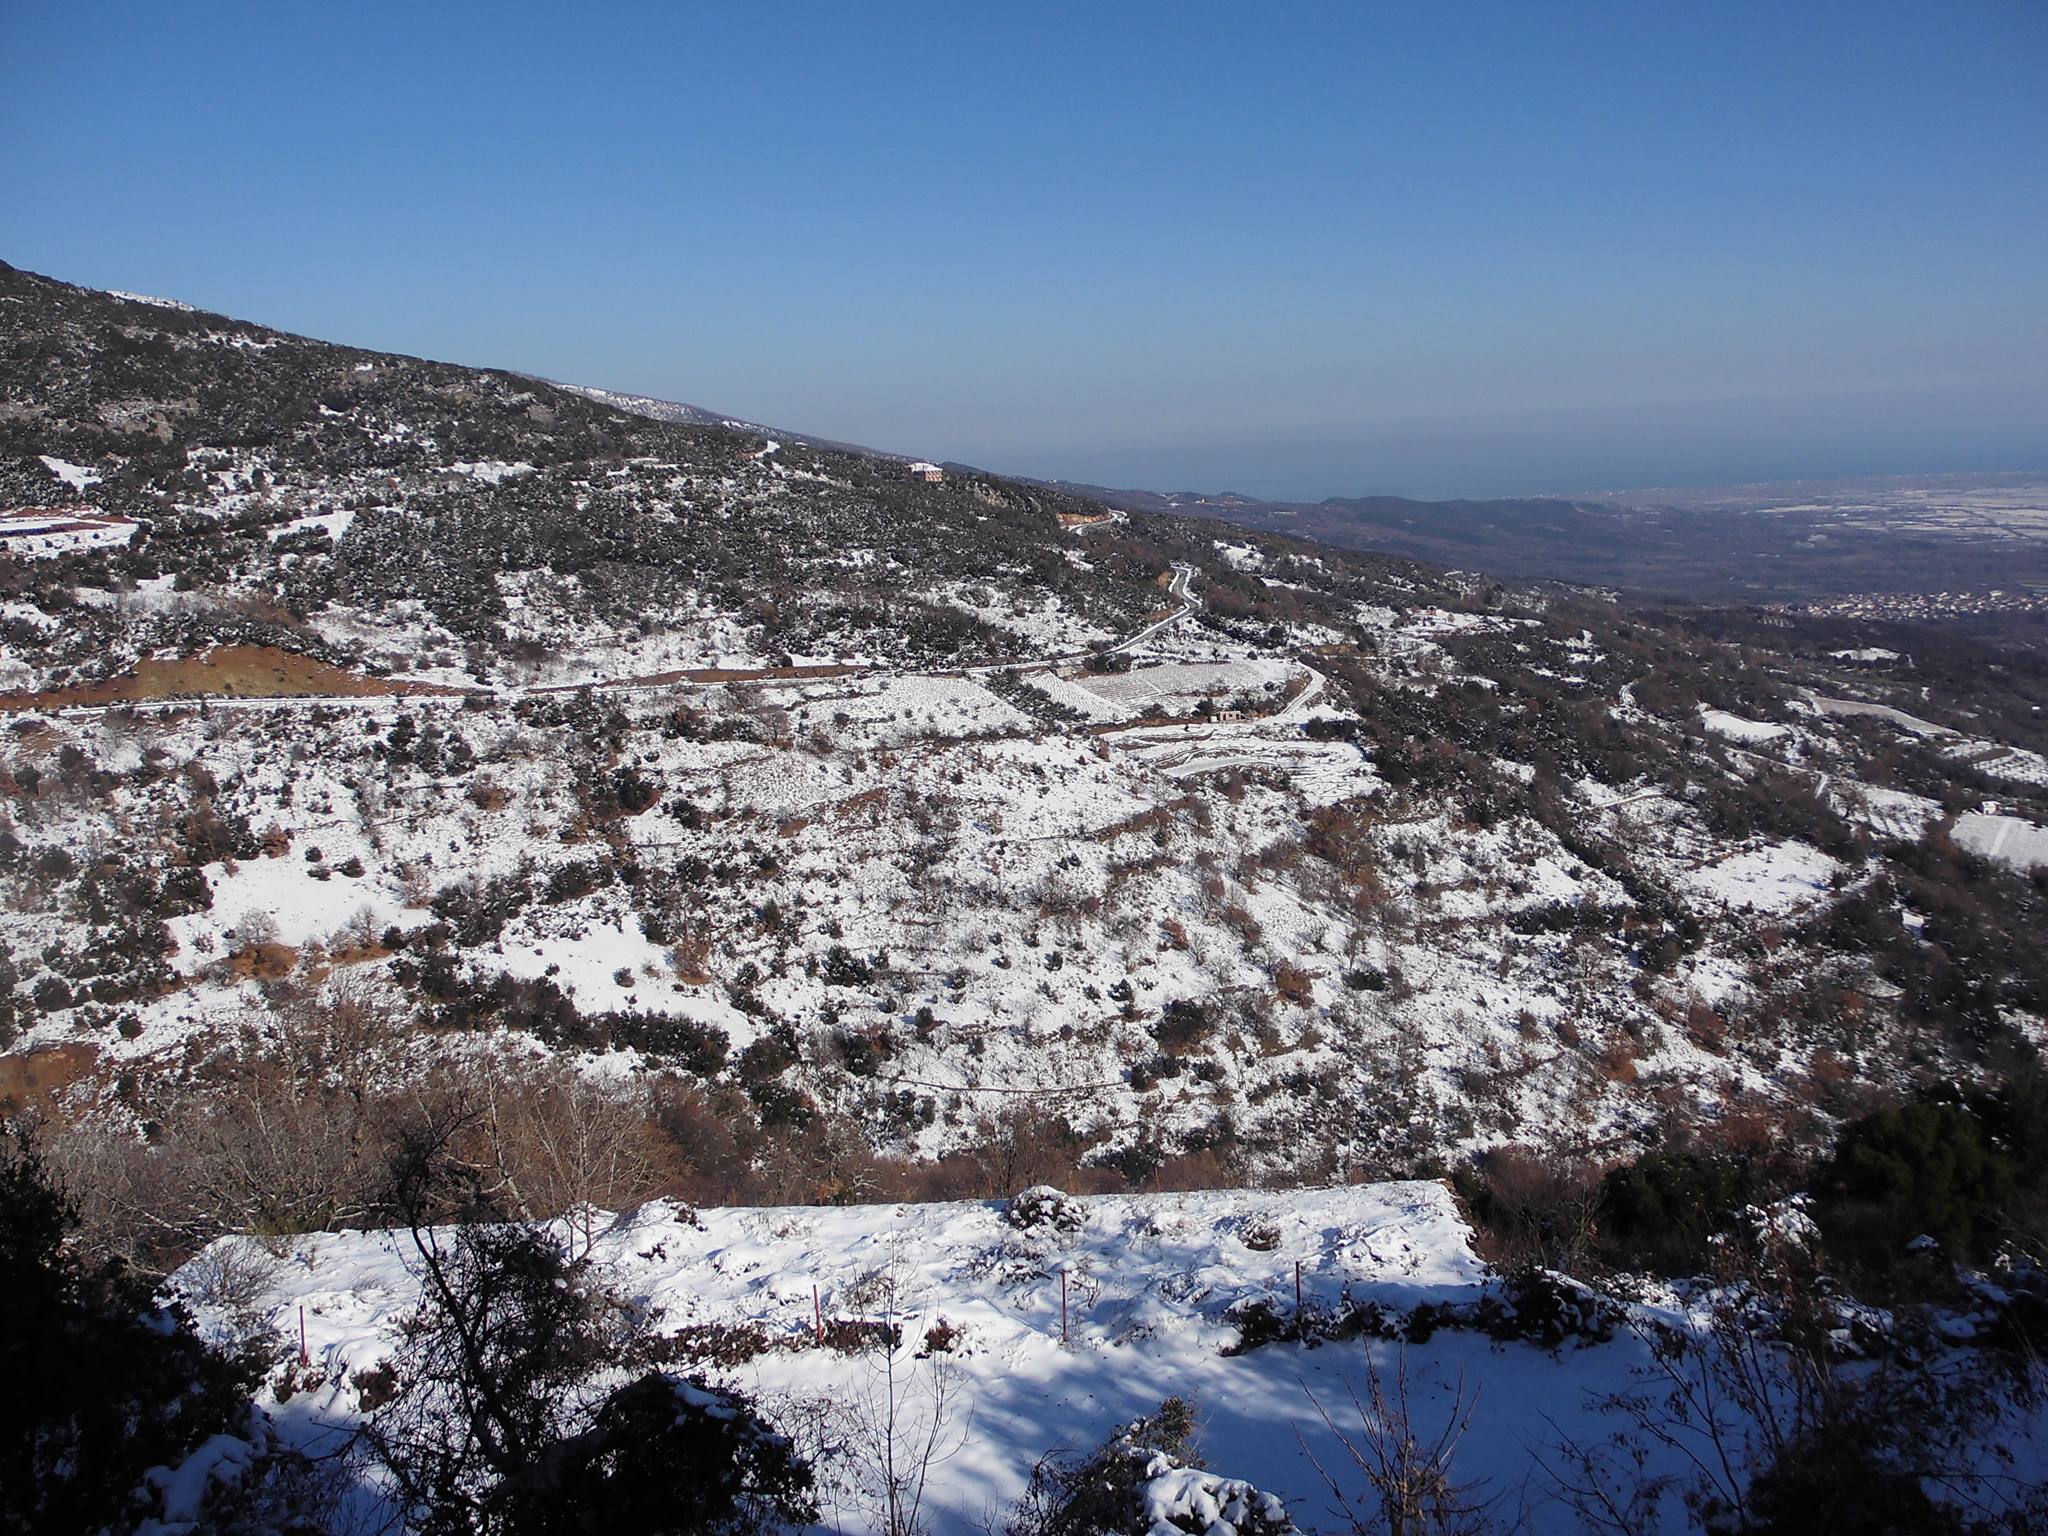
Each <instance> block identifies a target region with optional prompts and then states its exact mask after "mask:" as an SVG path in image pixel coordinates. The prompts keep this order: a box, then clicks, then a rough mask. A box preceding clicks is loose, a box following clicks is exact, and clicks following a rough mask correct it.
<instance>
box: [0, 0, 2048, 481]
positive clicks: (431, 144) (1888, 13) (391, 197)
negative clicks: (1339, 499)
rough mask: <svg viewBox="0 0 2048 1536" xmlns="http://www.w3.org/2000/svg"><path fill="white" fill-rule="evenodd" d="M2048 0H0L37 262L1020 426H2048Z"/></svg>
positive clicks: (1632, 429)
mask: <svg viewBox="0 0 2048 1536" xmlns="http://www.w3.org/2000/svg"><path fill="white" fill-rule="evenodd" d="M2044 79H2048V6H2043V5H2041V4H2039V3H2038V0H2010V3H2007V0H1984V3H1977V4H1972V3H1966V0H1950V3H1935V0H1928V3H1926V4H1921V5H1892V4H1885V3H1881V0H1877V3H1872V0H1864V3H1857V4H1842V5H1833V4H1828V3H1824V0H1801V3H1799V4H1793V5H1787V4H1783V3H1775V4H1769V5H1749V4H1742V3H1720V4H1707V3H1701V4H1696V5H1685V6H1679V5H1662V4H1656V3H1653V0H1642V3H1633V4H1622V3H1615V4H1605V5H1575V4H1570V3H1555V0H1553V3H1545V4H1541V5H1533V4H1527V3H1514V4H1477V3H1474V4H1465V5H1443V4H1413V5H1410V4H1393V3H1390V4H1377V5H1375V4H1356V5H1346V6H1327V7H1325V6H1307V5H1303V6H1279V5H1275V6H1263V5H1262V6H1253V5H1248V4H1246V5H1234V6H1220V5H1198V4H1170V5H1169V4H1162V5H1143V4H1135V3H1133V4H1121V5H1102V4H1099V3H1097V4H1089V5H1073V6H1066V5H1058V4H1033V5H1030V6H1008V7H998V6H981V5H959V4H951V5H934V6H929V7H923V6H894V5H886V4H880V3H877V4H873V5H846V4H829V5H828V4H817V5H778V4H772V3H771V4H750V5H730V4H728V5H721V6H718V7H697V6H687V5H653V4H649V5H644V6H605V5H596V4H585V5H561V4H556V5H551V6H527V5H521V4H516V3H506V4H497V5H491V6H475V7H471V6H465V5H460V4H453V3H448V4H441V3H437V4H431V5H420V4H411V5H406V6H395V5H394V6H384V5H378V4H356V5H346V6H342V5H312V4H297V3H273V4H268V5H262V6H247V7H242V6H230V5H205V4H192V5H175V6H172V5H159V4H142V3H135V4H128V5H102V4H93V3H79V0H65V3H37V0H11V3H7V4H4V5H0V144H4V146H5V149H6V153H5V154H0V200H4V201H0V206H4V207H5V208H6V209H7V217H6V220H5V223H4V226H0V228H4V232H5V233H4V238H0V257H4V258H5V259H6V260H8V261H11V262H13V263H14V264H15V265H17V266H23V267H28V268H31V269H33V270H37V271H42V272H48V273H51V274H53V275H55V276H60V277H64V278H68V279H71V280H73V281H77V282H85V283H91V284H95V285H99V286H107V287H121V288H130V289H139V290H142V291H145V292H153V293H164V294H170V295H175V296H177V297H181V298H185V299H189V300H191V301H192V302H194V303H198V304H201V305H203V306H205V307H208V308H216V309H222V310H226V311H228V312H231V313H234V314H238V315H243V316H247V317H250V318H254V319H260V320H263V321H266V322H268V323H271V324H275V325H279V326H283V327H286V328H288V329H292V330H298V331H303V332H307V333H310V334H313V335H318V336H324V337H330V338H333V339H336V340H343V341H349V342H353V343H357V344H360V345H365V346H375V347H385V348H390V349H394V350H402V351H407V352H415V353H420V354H425V355H429V356H436V357H444V358H449V359H453V360H456V361H461V362H473V363H487V364H494V365H502V366H507V367H516V368H521V369H526V370H529V371H533V372H538V373H544V374H548V375H551V376H554V377H559V378H565V379H570V380H575V381H580V382H591V383H600V384H606V385H610V386H614V387H619V388H625V389H631V390H637V391H642V392H646V393H650V394H657V395H664V396H669V397H673V398H680V399H687V400H694V401H698V402H701V403H704V404H709V405H714V406H717V407H720V408H723V409H726V410H730V411H733V412H735V413H738V414H743V415H747V416H751V417H755V418H758V419H762V420H767V421H771V422H775V423H780V424H785V425H788V426H791V427H795V428H801V429H804V430H808V431H813V432H819V433H824V434H827V435H831V436H836V437H842V438H847V439H850V440H854V441H859V442H866V443H871V444H874V445H876V446H880V447H888V448H895V449H901V450H905V451H909V452H916V453H921V454H927V455H931V456H934V457H945V458H952V459H962V460H968V461H971V462H975V463H980V464H984V465H986V466H988V467H991V468H995V469H1001V470H1011V471H1018V472H1027V473H1038V474H1046V475H1057V476H1064V477H1068V478H1074V479H1089V480H1096V481H1105V482H1112V483H1117V484H1129V485H1151V486H1155V487H1162V488H1183V487H1200V488H1206V489H1216V488H1222V487H1229V488H1233V489H1239V490H1244V491H1248V492H1252V493H1256V494H1265V495H1273V496H1297V497H1308V496H1322V495H1329V494H1347V493H1366V492H1405V493H1409V494H1421V495H1452V494H1464V495H1491V494H1503V493H1510V492H1516V491H1547V490H1549V491H1556V490H1566V491H1569V490H1585V489H1594V488H1601V487H1621V486H1640V485H1655V484H1681V483H1703V482H1724V481H1732V480H1746V479H1757V478H1780V477H1789V476H1794V475H1834V474H1849V473H1911V472H1915V471H1934V470H1956V469H1971V468H1983V469H1992V468H2013V467H2029V468H2031V467H2048V172H2044V167H2048V90H2044V89H2043V88H2042V81H2043V80H2044Z"/></svg>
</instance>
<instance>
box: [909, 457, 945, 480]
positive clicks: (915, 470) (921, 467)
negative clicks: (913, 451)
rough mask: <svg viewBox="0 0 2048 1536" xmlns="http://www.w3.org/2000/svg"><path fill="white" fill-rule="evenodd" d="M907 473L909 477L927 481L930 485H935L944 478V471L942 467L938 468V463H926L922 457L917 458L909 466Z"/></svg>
mask: <svg viewBox="0 0 2048 1536" xmlns="http://www.w3.org/2000/svg"><path fill="white" fill-rule="evenodd" d="M909 474H910V478H911V479H913V480H923V481H927V482H929V483H930V484H932V485H937V484H938V483H939V482H940V481H941V480H943V479H945V478H946V472H945V471H944V470H943V469H941V468H939V466H938V465H936V464H927V463H925V462H924V460H922V459H919V460H918V461H917V462H916V463H915V464H913V465H911V466H910V470H909Z"/></svg>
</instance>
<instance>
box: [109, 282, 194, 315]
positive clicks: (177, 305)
mask: <svg viewBox="0 0 2048 1536" xmlns="http://www.w3.org/2000/svg"><path fill="white" fill-rule="evenodd" d="M106 294H107V297H108V298H110V299H126V300H127V301H128V302H129V303H130V304H150V305H154V306H155V307H156V308H158V309H176V310H182V311H184V312H185V313H186V314H197V313H198V310H197V309H196V308H195V307H194V306H192V305H190V304H187V303H186V302H185V301H184V300H183V299H160V298H158V297H156V295H154V294H150V293H128V292H125V291H123V290H122V289H119V288H109V289H107V290H106Z"/></svg>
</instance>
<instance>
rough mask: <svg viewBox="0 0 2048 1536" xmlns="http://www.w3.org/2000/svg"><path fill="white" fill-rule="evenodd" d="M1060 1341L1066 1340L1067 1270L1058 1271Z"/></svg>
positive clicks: (1064, 1341)
mask: <svg viewBox="0 0 2048 1536" xmlns="http://www.w3.org/2000/svg"><path fill="white" fill-rule="evenodd" d="M1060 1342H1061V1343H1062V1344H1064V1343H1066V1342H1067V1272H1066V1271H1065V1270H1064V1269H1063V1270H1061V1271H1060Z"/></svg>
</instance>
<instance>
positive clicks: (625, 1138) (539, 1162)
mask: <svg viewBox="0 0 2048 1536" xmlns="http://www.w3.org/2000/svg"><path fill="white" fill-rule="evenodd" d="M475 1086H476V1090H477V1094H478V1097H479V1100H480V1107H481V1111H482V1119H481V1127H482V1130H483V1133H484V1155H485V1156H486V1157H487V1158H488V1162H489V1165H490V1168H491V1170H492V1171H493V1173H494V1174H495V1175H496V1185H497V1188H498V1190H499V1191H500V1192H501V1193H502V1194H503V1195H504V1196H505V1197H506V1199H507V1200H508V1202H509V1204H510V1205H511V1208H512V1209H513V1210H514V1211H515V1212H517V1213H518V1214H519V1215H520V1216H521V1217H523V1218H526V1219H528V1220H532V1219H535V1218H546V1217H555V1216H562V1217H566V1218H567V1219H568V1220H569V1222H570V1224H571V1226H572V1228H573V1229H574V1231H575V1232H576V1233H577V1234H578V1235H580V1236H581V1238H582V1240H583V1251H584V1252H585V1253H588V1252H589V1251H590V1246H591V1243H592V1242H593V1241H594V1240H595V1238H596V1231H597V1217H598V1215H599V1214H600V1213H601V1212H606V1211H617V1210H619V1209H621V1208H623V1207H626V1206H631V1205H635V1204H637V1203H639V1202H640V1201H642V1200H644V1199H646V1198H647V1197H648V1196H649V1195H651V1194H652V1193H653V1192H654V1190H655V1189H656V1188H657V1187H658V1186H659V1185H660V1183H661V1179H662V1173H663V1170H662V1168H661V1167H660V1164H659V1163H658V1161H657V1159H656V1156H655V1139H654V1136H653V1132H652V1116H651V1111H650V1109H649V1106H648V1104H647V1102H646V1094H645V1090H644V1089H637V1088H636V1089H631V1090H621V1089H615V1088H609V1087H605V1086H601V1085H599V1084H596V1083H592V1082H589V1081H587V1080H586V1079H584V1078H581V1077H579V1076H577V1075H576V1073H575V1072H573V1071H571V1070H570V1069H569V1068H567V1067H563V1066H558V1065H551V1066H546V1067H537V1068H530V1069H527V1070H524V1071H514V1072H510V1073H503V1072H491V1073H483V1074H479V1075H478V1079H477V1082H476V1085H475Z"/></svg>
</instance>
